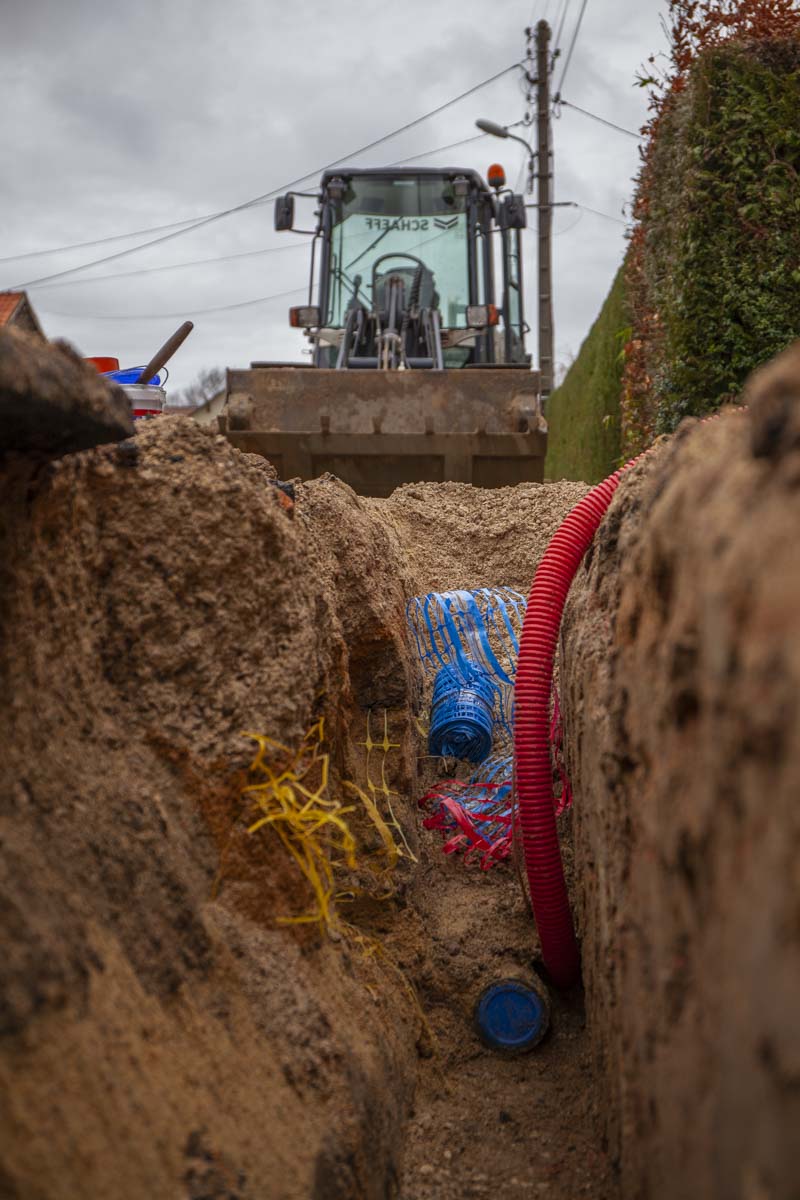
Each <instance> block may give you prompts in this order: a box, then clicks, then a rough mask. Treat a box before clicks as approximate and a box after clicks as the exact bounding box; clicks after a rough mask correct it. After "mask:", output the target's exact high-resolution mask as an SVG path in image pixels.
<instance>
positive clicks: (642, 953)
mask: <svg viewBox="0 0 800 1200" xmlns="http://www.w3.org/2000/svg"><path fill="white" fill-rule="evenodd" d="M745 399H746V401H747V402H748V403H749V410H748V412H746V413H742V412H741V411H734V410H728V411H727V412H726V413H724V414H723V415H722V416H721V417H720V418H719V419H718V420H715V421H713V422H709V423H701V424H698V423H696V422H687V423H684V425H683V426H682V427H681V428H680V430H679V431H678V433H677V434H676V435H675V437H674V438H673V439H672V440H671V441H670V442H669V443H667V444H663V445H660V446H659V447H658V448H657V449H656V451H655V452H654V453H653V454H651V455H650V456H649V457H648V459H646V460H645V461H644V462H643V463H642V465H641V466H639V467H638V468H636V469H634V470H633V471H631V472H630V474H629V475H627V476H626V477H625V478H624V480H623V482H622V483H621V485H620V488H619V490H618V493H617V495H616V497H615V500H614V502H613V504H612V506H611V509H610V510H609V513H608V514H607V517H606V519H605V520H604V522H603V524H602V526H601V528H600V531H599V533H598V536H597V538H596V541H595V544H594V546H593V547H592V549H591V550H590V553H589V555H588V556H587V558H586V560H585V562H584V564H583V566H582V568H581V571H580V573H579V577H578V579H577V580H576V583H575V585H574V588H573V591H572V593H571V596H570V601H569V604H568V609H567V613H566V615H565V623H564V627H563V634H562V661H561V671H562V681H563V691H564V695H563V701H564V710H565V720H566V726H567V734H568V761H569V768H570V772H571V775H572V781H573V784H574V787H575V792H576V807H575V839H576V847H575V850H576V873H577V878H578V880H579V892H580V895H579V908H580V913H579V920H580V927H581V928H580V932H581V935H582V939H583V964H584V979H585V984H586V988H587V1000H588V1011H589V1022H590V1026H591V1033H592V1042H593V1052H594V1057H595V1065H596V1067H597V1069H598V1070H599V1072H600V1074H601V1077H602V1078H604V1080H605V1084H606V1088H607V1096H608V1105H607V1109H606V1131H607V1136H608V1140H609V1144H610V1147H611V1150H612V1152H613V1153H614V1154H615V1155H616V1156H617V1158H618V1160H619V1162H620V1166H621V1171H622V1178H623V1194H624V1195H625V1196H626V1197H637V1198H638V1197H642V1198H643V1200H644V1198H647V1200H673V1198H674V1200H678V1198H679V1197H681V1198H683V1197H688V1196H702V1197H704V1198H709V1200H729V1198H731V1197H742V1198H747V1200H756V1198H759V1200H760V1198H761V1197H770V1198H772V1200H777V1198H781V1200H784V1198H785V1200H789V1198H791V1197H796V1196H797V1195H798V1191H797V1189H798V1181H799V1180H800V1172H799V1170H798V1163H799V1162H800V1160H799V1159H798V1149H797V1129H798V1128H800V1023H798V1020H797V1013H798V1011H799V1010H800V904H799V902H798V896H799V895H800V875H799V874H798V863H799V862H800V809H798V804H797V796H798V788H800V637H799V636H798V635H799V634H800V606H799V605H798V597H799V596H800V543H799V542H798V539H797V536H796V530H797V526H798V520H800V490H799V489H800V348H798V347H795V348H793V350H791V351H789V352H787V353H786V354H785V355H784V356H782V357H781V358H780V359H778V360H776V361H775V362H774V363H773V364H771V365H769V366H768V367H767V368H765V369H763V370H762V371H761V372H759V373H757V374H756V375H755V376H754V377H753V379H752V381H751V383H750V385H749V387H748V392H747V394H746V396H745Z"/></svg>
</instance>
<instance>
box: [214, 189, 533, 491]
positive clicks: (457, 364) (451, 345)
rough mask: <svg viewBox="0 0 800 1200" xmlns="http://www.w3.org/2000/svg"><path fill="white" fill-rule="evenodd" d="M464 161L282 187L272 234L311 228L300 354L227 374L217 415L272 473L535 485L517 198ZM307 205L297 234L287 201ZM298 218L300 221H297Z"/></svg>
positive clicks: (371, 481) (372, 482) (296, 315)
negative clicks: (306, 354) (303, 353)
mask: <svg viewBox="0 0 800 1200" xmlns="http://www.w3.org/2000/svg"><path fill="white" fill-rule="evenodd" d="M488 180H489V185H488V186H487V183H485V182H484V180H483V179H482V178H481V177H480V175H478V174H477V172H475V171H473V170H468V169H423V170H420V169H410V168H378V169H374V168H373V169H364V168H360V167H358V168H355V167H354V168H335V169H331V170H327V171H325V173H324V174H323V176H322V180H321V183H320V187H319V192H315V193H312V194H311V195H309V193H293V192H290V193H288V194H287V195H285V196H281V197H280V198H279V199H278V200H277V201H276V205H275V228H276V229H277V230H281V231H289V230H291V231H294V232H306V233H308V234H309V235H310V236H311V237H312V250H311V279H310V284H309V298H308V304H306V305H301V306H298V307H294V308H291V309H290V312H289V320H290V324H291V325H292V326H293V327H295V328H298V329H303V330H304V331H305V335H306V337H307V338H308V340H309V341H310V343H311V351H310V361H309V362H307V363H302V364H301V363H280V362H254V363H252V364H251V367H250V369H249V370H229V371H228V373H227V396H226V403H225V407H224V409H223V411H222V414H221V416H220V418H219V421H220V427H221V429H222V432H224V433H225V434H226V436H227V437H228V438H229V439H230V441H231V442H232V443H233V444H234V445H235V446H238V447H239V448H240V449H241V450H246V451H250V452H253V453H257V454H261V455H264V456H265V457H266V458H268V459H270V461H271V462H272V463H273V464H274V465H275V467H276V469H277V471H278V474H279V476H280V477H281V478H283V479H290V478H293V477H297V476H299V477H300V478H303V479H310V478H314V477H316V476H319V475H321V474H323V473H324V472H326V471H330V472H332V473H333V474H335V475H338V476H339V477H340V478H341V479H343V480H345V482H347V483H349V484H350V485H351V486H352V487H353V488H354V489H355V490H356V491H357V492H360V493H362V494H365V495H372V496H386V495H388V494H389V493H390V492H391V491H392V490H393V489H394V488H395V487H397V486H398V485H399V484H402V483H414V482H419V481H423V480H424V481H427V480H459V481H463V482H466V483H473V484H476V485H478V486H481V487H500V486H504V485H507V484H516V483H520V482H524V481H527V480H541V479H542V474H543V466H544V456H545V448H546V441H547V425H546V423H545V421H544V418H543V415H542V409H541V403H540V397H539V387H538V383H539V376H538V372H535V371H533V370H532V369H531V360H530V355H529V354H528V353H527V351H526V348H525V334H526V332H527V330H528V327H527V325H526V324H525V318H524V312H523V296H522V231H523V230H524V228H525V225H526V211H525V204H524V200H523V197H521V196H519V195H515V194H514V193H513V192H512V191H510V190H509V189H507V188H506V187H505V176H504V174H503V171H502V168H501V167H499V166H495V167H492V168H490V170H489V173H488ZM296 196H301V197H304V198H306V199H313V200H314V201H316V207H315V212H314V216H315V228H313V229H310V230H306V231H301V230H296V229H295V197H296ZM309 224H310V222H309Z"/></svg>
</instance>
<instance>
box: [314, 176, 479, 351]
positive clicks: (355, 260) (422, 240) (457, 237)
mask: <svg viewBox="0 0 800 1200" xmlns="http://www.w3.org/2000/svg"><path fill="white" fill-rule="evenodd" d="M467 242H468V238H467V197H466V196H456V195H455V192H454V187H453V182H452V180H450V179H448V178H447V177H446V176H444V175H442V176H435V175H434V176H432V175H424V176H410V177H408V176H407V177H404V178H400V179H397V178H394V179H390V178H382V177H380V176H374V175H369V176H367V175H361V176H359V175H355V176H352V177H351V178H350V179H349V180H348V181H347V183H346V190H345V193H344V197H343V199H342V200H341V202H338V203H336V205H335V209H334V220H333V228H332V232H331V259H330V276H329V280H330V282H329V288H328V304H327V315H326V320H325V324H326V325H327V326H329V327H333V328H339V327H341V326H343V325H344V324H345V320H346V315H345V314H346V312H347V307H348V305H349V304H350V301H351V299H352V297H353V295H354V294H355V293H356V290H357V291H358V298H359V300H361V302H362V303H364V304H365V305H366V306H367V307H368V308H372V307H373V304H374V303H375V302H376V301H377V306H378V307H379V308H380V307H381V306H382V297H383V283H384V281H385V279H386V278H387V277H388V275H390V274H391V275H400V276H401V278H403V279H404V280H405V281H406V283H407V290H406V296H407V297H408V295H409V290H408V289H410V287H411V286H412V284H413V283H414V282H415V281H416V286H417V287H418V289H419V302H420V303H421V304H422V305H424V306H426V307H435V308H438V309H439V312H440V314H441V319H442V325H443V326H444V327H445V328H450V329H452V328H457V327H459V326H461V327H464V326H466V323H467V317H466V310H467V304H468V303H469V274H468V246H467ZM409 256H411V257H409ZM420 264H422V269H420ZM373 268H375V270H374V271H373ZM373 276H374V283H375V287H376V290H377V296H373Z"/></svg>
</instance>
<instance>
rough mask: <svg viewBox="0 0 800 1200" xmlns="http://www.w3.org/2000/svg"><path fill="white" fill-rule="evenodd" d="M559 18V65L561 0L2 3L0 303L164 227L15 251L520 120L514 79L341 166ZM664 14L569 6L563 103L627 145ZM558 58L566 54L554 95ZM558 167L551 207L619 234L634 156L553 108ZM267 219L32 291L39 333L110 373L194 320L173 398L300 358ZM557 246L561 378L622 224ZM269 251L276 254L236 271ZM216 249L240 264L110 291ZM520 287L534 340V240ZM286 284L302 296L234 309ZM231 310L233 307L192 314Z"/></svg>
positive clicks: (574, 228)
mask: <svg viewBox="0 0 800 1200" xmlns="http://www.w3.org/2000/svg"><path fill="white" fill-rule="evenodd" d="M565 2H566V3H567V10H566V19H565V23H564V31H563V34H562V38H561V45H562V46H563V48H564V51H565V52H566V49H567V48H568V46H569V42H570V39H571V36H572V32H573V29H574V26H575V22H576V20H577V17H578V13H579V11H580V8H581V0H536V2H535V3H533V0H524V2H523V0H488V2H487V0H458V2H456V0H449V2H448V3H443V0H404V3H403V4H402V5H400V4H392V5H386V4H379V3H374V4H368V3H364V2H362V0H358V2H352V0H342V2H341V3H339V4H336V3H333V2H331V0H304V2H303V3H302V4H300V3H296V4H293V3H289V2H288V0H280V2H279V0H225V3H218V2H216V0H215V2H213V3H212V2H210V0H137V3H135V4H130V5H125V6H123V5H117V4H111V3H109V0H0V14H1V16H2V38H1V39H0V67H1V68H2V78H3V80H4V110H5V111H4V119H3V121H2V122H1V123H0V152H1V154H2V164H3V170H2V172H0V196H1V197H2V199H1V200H0V204H1V205H2V213H3V221H2V223H1V224H0V259H6V261H2V262H0V287H14V286H18V285H21V284H30V282H31V281H33V280H36V279H39V278H41V277H43V276H49V275H51V274H53V273H55V272H57V271H62V270H66V269H68V268H70V267H74V266H77V265H78V264H81V263H84V262H89V261H91V260H93V259H96V258H100V257H102V256H105V255H109V254H115V253H117V252H119V251H120V250H125V249H128V248H130V247H132V246H135V245H137V244H138V243H140V242H142V241H146V240H149V239H150V238H155V237H159V236H163V235H164V234H167V233H170V232H171V231H170V230H165V231H162V233H161V234H159V233H157V232H154V233H150V234H148V235H142V236H139V237H136V238H128V239H126V240H120V241H111V242H106V243H104V244H102V245H98V246H89V247H85V248H83V249H76V250H68V251H65V252H62V253H58V254H56V253H49V254H46V255H41V256H37V257H30V258H19V259H16V260H14V261H8V260H7V257H8V256H11V255H19V254H22V253H23V252H27V251H38V250H41V249H48V250H49V249H51V248H53V247H58V246H64V245H69V244H70V243H74V242H83V241H88V240H89V239H98V238H107V237H111V236H113V235H116V234H123V233H128V232H130V231H134V230H140V229H147V228H149V227H152V226H158V225H165V224H168V223H169V222H177V221H183V220H189V219H191V218H194V217H199V216H203V215H205V214H208V213H213V212H216V211H218V210H221V209H227V208H230V207H232V206H235V205H237V204H241V203H242V202H244V201H247V200H249V199H250V198H252V197H254V196H259V195H262V194H264V193H267V192H269V191H271V190H273V189H275V188H279V187H281V185H283V184H285V183H288V182H290V181H292V180H294V179H296V178H297V177H299V176H304V175H305V174H306V173H310V179H309V183H311V182H312V180H313V179H314V176H318V174H319V169H320V168H321V167H322V166H324V165H326V164H327V163H330V162H334V161H342V162H343V163H344V162H348V163H356V162H357V163H359V164H360V165H363V166H382V165H385V164H388V163H394V162H397V161H399V160H402V159H405V158H408V157H410V156H413V155H419V154H422V153H424V152H425V151H428V150H431V149H436V148H437V147H439V146H444V145H448V144H449V143H452V142H457V141H459V140H461V139H465V138H469V137H471V136H472V135H473V134H475V133H476V130H475V128H474V122H475V119H476V118H477V117H488V118H490V119H491V120H494V121H497V122H499V123H500V124H510V123H511V122H514V121H518V120H520V119H521V118H522V116H523V114H524V97H523V95H522V93H521V90H520V83H519V80H518V79H517V78H516V76H515V75H514V74H511V75H507V76H505V77H504V78H502V79H500V80H498V81H497V82H496V83H493V84H491V85H489V86H487V87H486V88H484V89H482V90H481V91H479V92H477V93H476V94H475V95H472V96H469V97H468V98H467V99H465V100H462V101H461V102H459V103H458V104H456V105H454V106H453V107H450V108H448V109H447V111H446V112H444V113H441V114H440V115H438V116H436V117H434V118H432V119H430V120H428V121H425V122H423V123H422V124H421V125H418V126H417V127H416V128H415V129H413V130H411V131H409V132H407V133H405V134H403V135H400V136H398V137H396V138H393V139H392V140H391V141H389V142H387V143H385V144H384V145H382V146H381V147H379V148H377V149H375V150H373V151H371V152H369V153H367V154H365V155H362V156H361V157H360V158H358V159H353V158H352V157H351V152H352V151H353V150H355V149H357V148H358V147H359V146H362V145H365V144H366V143H368V142H371V141H372V140H374V139H376V138H378V137H380V136H382V135H383V134H384V133H387V132H389V131H390V130H392V129H395V128H397V127H398V126H400V125H402V124H404V123H405V122H407V121H409V120H412V119H414V118H415V117H417V116H421V115H422V114H423V113H425V112H427V111H429V110H430V109H433V108H435V107H436V106H437V105H439V104H442V103H444V102H445V101H447V100H449V99H450V98H451V97H453V96H456V95H458V94H459V93H461V92H463V91H466V90H467V89H468V88H470V87H472V86H473V85H474V84H476V83H479V82H480V81H481V80H482V79H486V78H487V77H489V76H490V75H492V74H494V73H495V72H497V71H501V70H502V69H503V68H504V67H506V66H509V65H510V64H511V63H513V62H515V61H518V60H519V59H521V58H522V57H523V54H524V28H525V26H526V25H528V24H530V23H533V22H535V21H537V20H539V19H540V18H545V19H547V20H549V21H550V22H551V24H552V25H553V26H554V30H555V29H557V27H558V22H559V20H560V15H561V12H562V9H563V5H564V3H565ZM664 7H665V6H664V4H663V2H662V0H635V3H634V2H632V0H588V4H587V7H586V12H585V16H584V20H583V24H582V26H581V29H580V34H579V37H578V40H577V42H576V44H575V49H574V53H573V56H572V60H571V63H570V65H569V69H568V72H567V75H566V79H565V82H564V87H563V95H564V97H565V98H566V99H568V100H571V101H572V102H573V103H574V104H578V105H580V106H581V107H582V108H586V109H589V110H591V111H593V112H595V113H597V114H599V115H601V116H603V117H606V118H608V119H610V120H611V121H614V122H616V123H618V124H619V125H622V126H625V127H627V128H628V129H631V130H637V129H638V128H639V127H640V125H641V123H642V121H643V120H644V118H645V106H646V93H645V92H644V91H643V90H642V89H641V88H639V87H636V86H635V75H636V72H637V70H638V69H639V68H640V66H641V64H642V63H643V62H644V61H645V59H646V57H647V56H648V54H650V53H651V52H652V51H654V50H655V51H657V50H660V49H663V46H664V35H663V33H662V31H661V28H660V24H659V16H660V14H661V12H662V11H663V9H664ZM563 63H564V56H562V59H561V62H560V63H557V64H556V71H555V81H556V83H558V81H559V80H560V76H561V70H562V67H563ZM516 132H524V130H517V131H516ZM554 150H555V176H556V193H557V195H556V199H558V200H575V201H578V202H580V203H582V204H585V205H588V206H590V207H592V208H596V209H599V210H601V211H602V212H604V213H606V214H608V216H610V217H616V218H617V219H618V220H621V219H622V217H623V210H624V209H625V206H626V203H627V202H629V200H630V197H631V191H632V179H633V177H634V175H635V173H636V170H637V166H638V145H637V142H636V141H635V140H634V139H633V138H631V137H627V136H625V135H624V134H622V133H618V132H616V131H614V130H611V129H607V128H605V127H603V126H602V125H599V124H597V123H595V122H594V121H591V120H589V119H588V118H586V117H584V116H583V115H581V114H580V113H578V112H575V111H573V110H570V109H567V108H565V109H563V111H562V116H561V118H560V119H559V120H557V121H555V122H554ZM523 158H524V150H523V148H522V147H521V146H518V145H515V144H514V143H511V142H501V141H499V140H498V139H496V138H491V137H484V138H482V139H481V140H479V141H475V142H472V143H471V144H469V145H466V146H463V147H459V148H458V149H455V150H451V151H448V152H446V153H445V154H443V155H442V156H441V159H439V158H437V157H436V156H432V157H428V158H425V159H422V160H421V164H420V165H425V166H437V165H442V166H466V167H474V168H476V169H477V170H478V171H480V172H481V174H484V173H485V171H486V168H487V166H488V165H489V163H491V162H494V161H500V162H502V163H503V164H504V165H505V167H506V171H507V174H508V177H509V181H510V182H511V183H512V184H514V183H516V181H517V177H518V173H519V171H520V168H521V164H522V160H523ZM625 211H628V210H627V209H626V210H625ZM531 215H532V214H531ZM272 222H273V217H272V204H271V203H269V204H263V205H257V206H255V207H253V208H251V209H249V210H247V211H245V212H240V213H236V214H232V215H230V216H228V217H225V218H223V219H221V220H217V221H214V222H212V223H210V224H208V225H205V226H203V227H201V228H198V229H197V230H194V231H192V232H188V233H185V234H183V235H182V236H179V237H171V238H170V240H167V241H162V242H160V243H159V244H157V245H154V246H152V247H150V248H148V249H145V250H142V251H140V252H137V253H135V254H129V255H127V256H126V257H124V258H120V259H117V260H116V261H111V262H108V263H106V264H103V265H101V266H97V267H93V268H92V269H91V270H87V271H86V272H83V273H81V274H77V275H73V276H68V277H67V278H65V279H63V280H54V281H52V282H51V283H49V284H42V285H36V286H29V288H28V291H29V295H30V297H31V299H32V301H33V304H34V307H35V308H36V311H37V312H38V314H39V316H40V319H41V320H42V323H43V325H44V328H45V331H46V332H47V334H48V335H49V336H50V337H66V338H68V339H69V340H70V341H71V342H73V343H74V344H75V345H76V346H77V347H78V349H79V350H80V351H81V353H83V354H87V355H92V354H110V355H114V356H116V357H118V358H119V359H120V360H121V362H122V364H123V365H134V364H136V363H142V362H144V361H146V360H147V358H148V357H149V356H150V355H151V353H152V352H153V351H154V350H155V349H156V348H157V347H158V346H159V344H160V343H161V342H162V341H164V340H165V339H166V337H167V336H168V335H169V334H170V333H171V332H172V331H173V329H175V328H176V327H177V325H178V324H179V323H180V321H181V320H182V319H184V318H185V317H191V318H193V319H194V321H195V330H194V332H193V333H192V335H191V337H190V338H189V340H188V341H187V342H186V343H185V344H184V347H183V348H182V349H181V350H180V351H179V352H178V355H177V356H176V358H175V359H174V360H173V364H172V380H171V386H175V387H182V386H183V385H185V384H186V383H188V382H189V381H190V380H191V379H192V378H193V377H194V376H195V375H196V374H197V372H198V371H199V370H200V369H201V368H203V367H211V366H243V365H244V366H246V365H247V364H248V363H249V362H250V360H251V359H254V358H258V359H264V358H280V359H300V358H301V355H302V351H303V348H304V347H305V345H306V343H305V341H304V339H303V338H302V336H301V335H300V334H298V333H295V332H294V331H292V330H290V329H289V328H288V325H287V308H288V306H289V305H290V304H296V303H301V302H302V300H303V298H304V297H303V288H304V287H305V286H307V280H308V269H309V258H308V253H309V251H308V239H304V238H301V237H299V236H297V235H294V234H291V233H289V234H276V233H275V232H274V231H273V223H272ZM555 233H556V238H555V241H554V267H555V328H556V359H557V361H560V362H566V361H569V359H570V358H571V357H572V356H574V354H575V353H576V352H577V350H578V348H579V347H580V344H581V341H582V340H583V338H584V337H585V335H586V333H587V332H588V329H589V327H590V325H591V323H592V321H593V320H594V318H595V317H596V316H597V313H598V311H599V308H600V305H601V304H602V301H603V299H604V297H605V295H606V292H607V291H608V287H609V285H610V283H611V280H612V278H613V276H614V273H615V271H616V269H617V267H618V266H619V263H620V261H621V259H622V255H623V253H624V248H625V240H624V239H625V229H624V227H623V225H622V224H618V223H616V222H615V221H613V220H608V219H605V218H603V217H599V216H595V215H594V214H592V213H589V212H586V211H582V210H580V209H570V208H562V209H558V210H556V214H555ZM271 247H277V248H278V250H277V252H276V253H261V254H258V253H256V254H253V253H251V252H253V251H263V250H266V249H268V248H271ZM232 254H242V255H246V256H244V257H240V258H235V259H232V260H228V261H224V262H219V263H212V264H204V265H199V266H187V267H184V268H182V269H174V270H168V271H150V272H149V273H137V274H128V273H130V272H143V271H144V269H145V268H153V267H163V266H165V265H172V264H177V263H187V262H190V261H192V260H195V259H206V258H215V257H218V256H223V255H232ZM526 271H527V277H526V280H527V288H526V291H527V294H528V319H529V321H530V322H531V324H534V325H535V307H534V303H533V301H534V296H535V291H534V288H535V233H533V232H529V233H528V235H527V253H526ZM122 272H125V273H126V275H125V276H124V277H122V275H121V273H122ZM115 275H116V276H117V278H113V277H112V276H115ZM100 276H104V277H106V278H103V279H102V281H100V282H98V281H97V279H98V277H100ZM90 277H93V280H92V281H90ZM291 289H298V290H297V292H296V294H293V295H287V296H282V297H280V298H277V299H266V300H261V302H259V303H252V304H248V303H246V302H248V301H254V300H260V298H262V297H271V296H274V295H275V294H276V293H283V292H288V291H290V290H291ZM235 304H239V305H242V307H238V308H233V309H230V310H228V311H225V312H217V313H207V314H205V315H204V314H203V310H205V309H211V308H217V307H220V306H225V305H235ZM531 348H532V349H534V350H535V344H534V345H533V346H532V347H531Z"/></svg>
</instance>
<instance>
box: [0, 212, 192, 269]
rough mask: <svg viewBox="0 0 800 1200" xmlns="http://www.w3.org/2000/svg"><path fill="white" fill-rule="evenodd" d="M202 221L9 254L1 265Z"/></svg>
mask: <svg viewBox="0 0 800 1200" xmlns="http://www.w3.org/2000/svg"><path fill="white" fill-rule="evenodd" d="M207 215H212V214H207ZM200 219H202V218H198V217H185V218H184V219H183V220H182V221H170V222H168V223H167V224H166V225H150V226H148V227H147V228H146V229H131V230H130V232H128V233H111V234H109V235H108V237H101V238H90V239H89V241H88V242H70V243H69V244H68V245H66V246H51V247H50V248H49V249H48V250H26V251H25V252H24V253H23V254H7V255H6V256H5V257H4V258H0V264H2V263H8V262H19V261H20V260H21V259H23V258H43V257H45V256H46V255H48V254H61V253H62V252H64V251H67V250H84V249H86V247H87V246H104V245H105V244H106V243H107V242H120V241H122V240H123V239H124V238H129V237H142V236H143V235H144V234H145V233H160V232H161V230H162V229H177V228H178V226H179V225H189V224H191V222H192V221H197V220H200Z"/></svg>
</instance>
